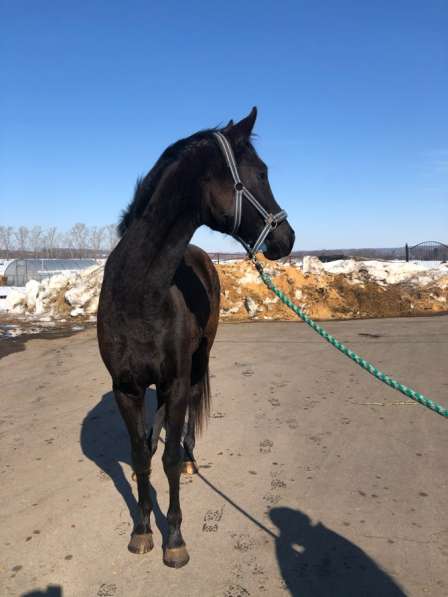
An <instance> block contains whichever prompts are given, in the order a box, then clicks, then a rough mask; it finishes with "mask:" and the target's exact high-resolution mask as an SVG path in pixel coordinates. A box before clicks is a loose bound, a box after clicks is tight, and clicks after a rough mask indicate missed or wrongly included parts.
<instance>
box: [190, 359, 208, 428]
mask: <svg viewBox="0 0 448 597" xmlns="http://www.w3.org/2000/svg"><path fill="white" fill-rule="evenodd" d="M195 394H196V395H195V396H193V404H192V405H191V414H192V415H193V420H194V430H195V433H196V434H198V435H199V434H200V433H202V430H203V429H204V425H205V424H206V423H207V421H208V418H209V416H210V402H211V394H210V376H209V372H208V366H207V370H206V372H205V374H204V377H203V378H202V381H201V382H200V383H199V387H198V390H197V392H196V393H195Z"/></svg>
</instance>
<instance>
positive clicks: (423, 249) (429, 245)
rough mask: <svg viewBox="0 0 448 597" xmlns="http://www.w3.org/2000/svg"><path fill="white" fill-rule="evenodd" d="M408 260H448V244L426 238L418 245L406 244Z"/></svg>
mask: <svg viewBox="0 0 448 597" xmlns="http://www.w3.org/2000/svg"><path fill="white" fill-rule="evenodd" d="M405 258H406V261H436V262H439V261H440V262H442V261H448V246H447V245H445V244H444V243H441V242H438V241H435V240H425V241H424V242H422V243H418V244H417V245H413V246H409V245H408V244H407V243H406V245H405Z"/></svg>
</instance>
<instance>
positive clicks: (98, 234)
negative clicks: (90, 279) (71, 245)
mask: <svg viewBox="0 0 448 597" xmlns="http://www.w3.org/2000/svg"><path fill="white" fill-rule="evenodd" d="M104 236H105V230H104V227H103V228H98V226H93V227H92V228H91V229H90V230H89V248H90V249H92V250H93V251H95V254H96V256H97V257H98V253H99V252H100V250H101V246H102V244H103V240H104Z"/></svg>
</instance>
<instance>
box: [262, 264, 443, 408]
mask: <svg viewBox="0 0 448 597" xmlns="http://www.w3.org/2000/svg"><path fill="white" fill-rule="evenodd" d="M252 261H253V263H254V265H255V267H256V268H257V270H258V273H259V274H260V277H261V279H262V280H263V282H264V283H265V284H266V286H267V287H268V288H269V289H270V290H272V292H273V293H274V294H276V295H277V296H278V298H279V299H280V300H281V301H282V303H284V304H285V305H286V306H287V307H289V308H290V309H291V310H292V311H294V313H296V315H298V316H299V317H300V318H301V319H302V320H303V321H304V322H305V323H307V324H308V325H309V326H310V327H311V328H312V329H313V330H314V331H315V332H317V333H318V334H319V335H320V336H322V338H324V339H325V340H326V341H327V342H329V343H330V344H331V345H332V346H334V347H335V348H337V349H338V350H339V351H341V352H342V354H345V356H347V357H349V358H350V359H351V360H352V361H354V362H355V363H357V364H358V365H359V366H360V367H362V368H363V369H365V370H366V371H367V372H368V373H370V374H371V375H373V376H374V377H376V378H377V379H379V380H380V381H382V382H383V383H385V384H386V385H388V386H390V387H391V388H394V390H398V391H399V392H401V393H402V394H404V395H405V396H407V397H408V398H411V399H412V400H415V401H416V402H418V403H419V404H422V405H423V406H426V408H429V409H430V410H432V411H434V412H435V413H437V414H438V415H441V416H442V417H446V418H448V409H446V408H444V407H443V406H442V405H441V404H438V403H437V402H434V400H430V399H429V398H427V397H426V396H424V395H423V394H420V392H416V391H415V390H413V389H412V388H408V387H407V386H405V385H403V384H401V383H400V382H399V381H397V380H395V379H393V378H392V377H390V376H389V375H386V374H385V373H383V372H382V371H380V370H379V369H377V368H376V367H375V366H374V365H372V363H369V361H366V360H365V359H363V358H362V357H360V356H359V355H358V354H356V352H353V350H350V348H347V346H345V345H344V344H342V342H339V341H338V340H336V338H335V337H334V336H332V335H331V334H329V333H328V332H327V331H326V330H324V329H323V328H322V327H321V326H320V325H318V324H317V323H316V322H315V321H313V320H312V319H311V318H310V317H308V315H306V313H304V312H303V311H302V309H301V308H300V307H298V306H297V305H295V304H294V303H293V302H292V301H291V299H290V298H289V297H287V296H286V295H285V294H283V292H282V291H281V290H279V289H278V288H277V287H276V286H275V284H274V283H273V281H272V279H271V277H270V276H269V275H268V274H266V273H265V271H264V270H263V266H262V264H261V263H260V262H259V261H257V259H256V258H255V257H253V258H252Z"/></svg>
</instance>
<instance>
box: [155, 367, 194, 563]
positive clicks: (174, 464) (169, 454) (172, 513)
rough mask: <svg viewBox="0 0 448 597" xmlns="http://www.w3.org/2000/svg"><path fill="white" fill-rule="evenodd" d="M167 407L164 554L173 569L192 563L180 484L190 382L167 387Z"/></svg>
mask: <svg viewBox="0 0 448 597" xmlns="http://www.w3.org/2000/svg"><path fill="white" fill-rule="evenodd" d="M163 392H164V395H165V399H164V402H165V407H166V422H165V426H166V440H165V450H164V452H163V457H162V460H163V468H164V470H165V474H166V476H167V478H168V483H169V488H170V505H169V508H168V514H167V521H168V539H167V542H166V546H165V549H164V553H163V561H164V563H165V564H166V565H167V566H170V567H172V568H181V567H182V566H185V564H187V562H188V560H189V559H190V557H189V555H188V551H187V548H186V545H185V541H184V539H183V537H182V533H181V530H180V527H181V524H182V511H181V509H180V500H179V481H180V472H181V466H182V447H181V437H182V429H183V426H184V422H185V413H186V410H187V402H188V396H189V392H190V380H189V378H186V379H176V380H175V381H173V382H172V383H171V384H170V385H169V387H168V388H167V387H165V388H164V390H163Z"/></svg>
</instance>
